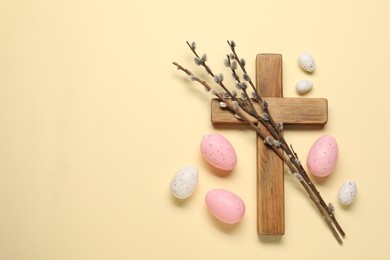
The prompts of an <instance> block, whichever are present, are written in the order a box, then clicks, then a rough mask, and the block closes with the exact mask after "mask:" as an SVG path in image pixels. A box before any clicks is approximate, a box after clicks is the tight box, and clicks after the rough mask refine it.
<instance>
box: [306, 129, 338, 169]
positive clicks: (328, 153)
mask: <svg viewBox="0 0 390 260" xmlns="http://www.w3.org/2000/svg"><path fill="white" fill-rule="evenodd" d="M338 154H339V148H338V145H337V142H336V139H335V138H334V137H332V136H330V135H324V136H321V137H320V138H318V139H317V141H315V142H314V144H313V145H312V146H311V148H310V150H309V153H308V155H307V160H306V163H307V167H308V169H309V171H310V172H311V173H312V174H313V175H315V176H317V177H325V176H328V175H329V174H331V173H332V172H333V171H334V169H335V168H336V163H337V159H338Z"/></svg>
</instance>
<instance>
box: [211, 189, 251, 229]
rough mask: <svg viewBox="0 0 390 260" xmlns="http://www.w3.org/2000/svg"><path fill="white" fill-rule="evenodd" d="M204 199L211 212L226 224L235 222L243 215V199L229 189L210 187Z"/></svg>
mask: <svg viewBox="0 0 390 260" xmlns="http://www.w3.org/2000/svg"><path fill="white" fill-rule="evenodd" d="M205 201H206V205H207V208H208V209H209V211H210V212H211V214H212V215H213V216H214V217H216V218H217V219H219V220H220V221H222V222H224V223H226V224H235V223H237V222H239V221H240V220H241V219H242V218H243V217H244V214H245V204H244V201H243V200H242V199H241V198H240V197H239V196H237V195H236V194H234V193H233V192H231V191H228V190H224V189H212V190H210V191H209V192H208V193H207V194H206V198H205Z"/></svg>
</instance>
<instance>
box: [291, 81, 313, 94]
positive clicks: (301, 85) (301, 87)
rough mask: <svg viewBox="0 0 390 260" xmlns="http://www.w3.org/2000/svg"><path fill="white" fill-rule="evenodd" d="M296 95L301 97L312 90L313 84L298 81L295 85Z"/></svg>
mask: <svg viewBox="0 0 390 260" xmlns="http://www.w3.org/2000/svg"><path fill="white" fill-rule="evenodd" d="M295 88H296V90H297V92H298V94H300V95H303V94H306V93H307V92H309V91H310V90H311V89H312V88H313V82H311V81H310V80H300V81H298V82H297V84H296V85H295Z"/></svg>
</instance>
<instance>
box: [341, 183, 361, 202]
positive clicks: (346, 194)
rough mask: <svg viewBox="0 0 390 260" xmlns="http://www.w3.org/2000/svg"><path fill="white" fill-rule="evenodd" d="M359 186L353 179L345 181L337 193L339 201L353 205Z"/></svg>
mask: <svg viewBox="0 0 390 260" xmlns="http://www.w3.org/2000/svg"><path fill="white" fill-rule="evenodd" d="M356 193H357V187H356V183H355V182H354V181H353V180H348V181H346V182H344V183H343V184H342V185H341V186H340V189H339V191H338V193H337V197H338V199H339V202H340V203H341V204H343V205H351V204H352V203H353V202H354V201H355V198H356Z"/></svg>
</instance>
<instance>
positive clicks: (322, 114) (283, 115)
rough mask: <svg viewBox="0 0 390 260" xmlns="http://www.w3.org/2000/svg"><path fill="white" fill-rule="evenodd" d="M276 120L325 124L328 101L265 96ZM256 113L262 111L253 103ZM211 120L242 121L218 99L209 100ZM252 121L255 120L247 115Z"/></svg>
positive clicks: (234, 122)
mask: <svg viewBox="0 0 390 260" xmlns="http://www.w3.org/2000/svg"><path fill="white" fill-rule="evenodd" d="M264 100H267V102H268V104H269V110H270V111H271V114H272V116H273V118H274V120H275V121H276V122H283V124H285V125H325V124H326V123H327V121H328V101H327V100H326V99H324V98H275V97H274V98H272V97H265V98H264ZM254 106H255V108H256V110H257V111H258V113H259V114H260V115H261V114H262V113H263V111H262V109H261V107H260V104H258V103H254ZM211 111H212V112H211V122H212V123H213V124H215V125H242V124H245V123H244V122H243V121H241V120H238V119H237V118H235V117H234V116H232V115H233V114H232V112H231V111H229V110H228V109H226V108H221V107H220V106H219V100H218V99H213V100H212V101H211ZM247 116H248V117H249V118H251V119H252V121H253V122H257V120H256V119H255V118H254V117H252V116H250V115H248V114H247Z"/></svg>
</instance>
